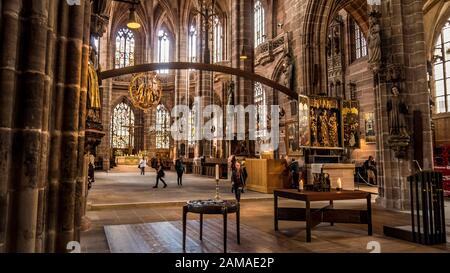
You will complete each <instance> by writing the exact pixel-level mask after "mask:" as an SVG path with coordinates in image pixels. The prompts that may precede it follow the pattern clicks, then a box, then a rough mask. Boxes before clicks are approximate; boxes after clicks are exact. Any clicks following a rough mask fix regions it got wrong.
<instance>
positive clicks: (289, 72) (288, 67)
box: [283, 54, 294, 89]
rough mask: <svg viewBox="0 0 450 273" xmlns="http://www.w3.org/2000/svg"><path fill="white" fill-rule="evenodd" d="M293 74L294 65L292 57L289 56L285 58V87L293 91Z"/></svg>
mask: <svg viewBox="0 0 450 273" xmlns="http://www.w3.org/2000/svg"><path fill="white" fill-rule="evenodd" d="M293 73H294V64H293V63H292V59H291V56H290V55H289V54H287V55H285V56H284V63H283V74H284V85H285V86H286V87H287V88H289V89H292V76H293Z"/></svg>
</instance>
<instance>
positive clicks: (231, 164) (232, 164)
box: [228, 155, 237, 193]
mask: <svg viewBox="0 0 450 273" xmlns="http://www.w3.org/2000/svg"><path fill="white" fill-rule="evenodd" d="M236 162H237V160H236V156H234V155H232V156H230V157H229V158H228V165H229V168H228V173H229V174H231V176H230V177H231V184H233V171H234V170H235V169H236ZM231 192H232V193H233V192H234V188H233V187H231Z"/></svg>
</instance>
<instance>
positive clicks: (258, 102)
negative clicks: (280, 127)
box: [254, 82, 267, 138]
mask: <svg viewBox="0 0 450 273" xmlns="http://www.w3.org/2000/svg"><path fill="white" fill-rule="evenodd" d="M254 100H255V106H256V137H257V138H265V137H266V136H267V118H266V117H267V100H266V92H265V90H264V87H263V85H262V84H261V83H259V82H257V83H255V90H254Z"/></svg>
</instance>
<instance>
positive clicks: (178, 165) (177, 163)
mask: <svg viewBox="0 0 450 273" xmlns="http://www.w3.org/2000/svg"><path fill="white" fill-rule="evenodd" d="M175 171H177V183H178V186H183V174H184V165H183V161H182V160H181V158H178V159H177V160H176V161H175Z"/></svg>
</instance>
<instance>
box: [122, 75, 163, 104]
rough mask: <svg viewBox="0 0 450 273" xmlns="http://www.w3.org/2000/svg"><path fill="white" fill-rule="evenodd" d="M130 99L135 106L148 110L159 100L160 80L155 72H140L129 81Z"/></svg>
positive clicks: (160, 94)
mask: <svg viewBox="0 0 450 273" xmlns="http://www.w3.org/2000/svg"><path fill="white" fill-rule="evenodd" d="M129 91H130V99H131V102H132V103H133V105H134V106H135V107H136V108H139V109H141V110H143V111H144V112H147V111H149V110H150V109H152V108H153V107H156V106H157V105H159V103H160V102H161V97H162V86H161V81H160V80H159V79H158V76H157V74H156V73H155V72H149V73H141V74H137V75H136V76H134V77H133V79H132V80H131V82H130V87H129Z"/></svg>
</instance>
